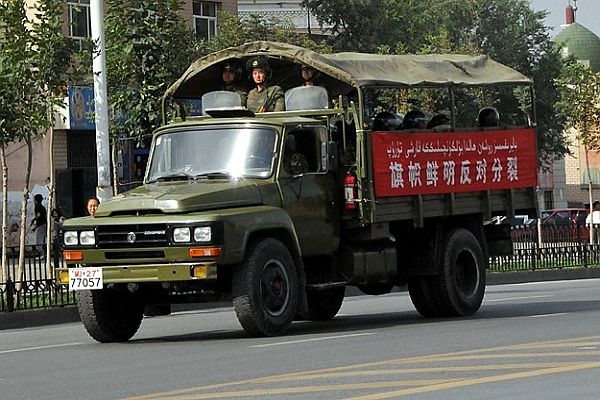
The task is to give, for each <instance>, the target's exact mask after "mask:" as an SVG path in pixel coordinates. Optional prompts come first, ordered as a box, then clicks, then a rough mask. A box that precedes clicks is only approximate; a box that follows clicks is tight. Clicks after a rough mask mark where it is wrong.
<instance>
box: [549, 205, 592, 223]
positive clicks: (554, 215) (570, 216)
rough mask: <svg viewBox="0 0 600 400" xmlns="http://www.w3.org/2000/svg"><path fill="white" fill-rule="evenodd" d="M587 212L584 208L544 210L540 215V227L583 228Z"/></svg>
mask: <svg viewBox="0 0 600 400" xmlns="http://www.w3.org/2000/svg"><path fill="white" fill-rule="evenodd" d="M588 214H589V210H587V209H585V208H557V209H553V210H545V211H542V212H541V214H540V218H541V219H542V225H555V226H574V225H581V226H585V219H586V217H587V216H588Z"/></svg>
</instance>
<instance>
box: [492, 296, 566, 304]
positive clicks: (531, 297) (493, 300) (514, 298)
mask: <svg viewBox="0 0 600 400" xmlns="http://www.w3.org/2000/svg"><path fill="white" fill-rule="evenodd" d="M547 297H554V296H550V295H539V296H522V297H505V298H503V299H490V300H486V302H487V303H496V302H500V301H513V300H529V299H543V298H547Z"/></svg>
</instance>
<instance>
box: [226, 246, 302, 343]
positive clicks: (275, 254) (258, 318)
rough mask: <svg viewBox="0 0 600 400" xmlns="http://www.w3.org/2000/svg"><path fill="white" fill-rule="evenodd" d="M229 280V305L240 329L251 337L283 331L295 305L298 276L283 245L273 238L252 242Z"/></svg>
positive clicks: (293, 314) (276, 333)
mask: <svg viewBox="0 0 600 400" xmlns="http://www.w3.org/2000/svg"><path fill="white" fill-rule="evenodd" d="M232 279H233V280H232V292H233V307H234V309H235V312H236V315H237V317H238V320H239V321H240V324H241V325H242V327H243V328H244V330H245V331H246V332H248V334H250V335H252V336H275V335H280V334H282V333H284V332H285V331H286V329H287V328H288V327H289V325H290V323H291V322H292V319H293V318H294V316H295V315H296V308H297V305H298V277H297V273H296V267H295V264H294V260H293V259H292V256H291V255H290V252H289V251H288V249H287V247H286V246H285V245H284V244H283V243H281V242H280V241H279V240H277V239H273V238H267V239H263V240H261V241H259V242H257V243H255V244H254V245H253V246H252V247H250V249H249V250H248V253H247V256H246V259H245V261H244V263H243V264H242V265H240V266H239V268H238V269H237V270H236V271H234V273H233V278H232Z"/></svg>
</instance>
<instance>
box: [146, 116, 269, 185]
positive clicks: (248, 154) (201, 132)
mask: <svg viewBox="0 0 600 400" xmlns="http://www.w3.org/2000/svg"><path fill="white" fill-rule="evenodd" d="M276 137H277V134H276V132H275V131H274V130H271V129H266V128H219V129H189V130H183V131H178V132H169V133H165V134H163V135H160V136H157V137H156V139H155V142H154V150H153V152H152V156H151V157H152V159H151V160H150V162H149V170H148V174H147V177H146V182H147V183H151V182H156V181H161V180H190V179H227V178H231V177H234V178H240V177H252V178H267V177H269V176H270V175H271V173H272V171H273V160H274V155H275V144H276Z"/></svg>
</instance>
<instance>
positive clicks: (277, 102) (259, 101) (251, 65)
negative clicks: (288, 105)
mask: <svg viewBox="0 0 600 400" xmlns="http://www.w3.org/2000/svg"><path fill="white" fill-rule="evenodd" d="M246 69H247V70H248V71H249V73H250V78H251V79H252V82H254V84H255V86H256V87H255V88H254V89H252V90H250V92H249V93H248V100H247V103H246V107H247V108H248V109H249V110H250V111H253V112H255V113H262V112H271V111H284V110H285V100H284V96H285V95H284V93H283V89H281V87H279V86H275V85H274V86H269V85H268V81H269V79H270V78H271V68H270V67H269V62H268V61H267V60H266V59H265V58H260V57H259V58H253V59H250V60H249V61H248V63H247V64H246Z"/></svg>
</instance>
